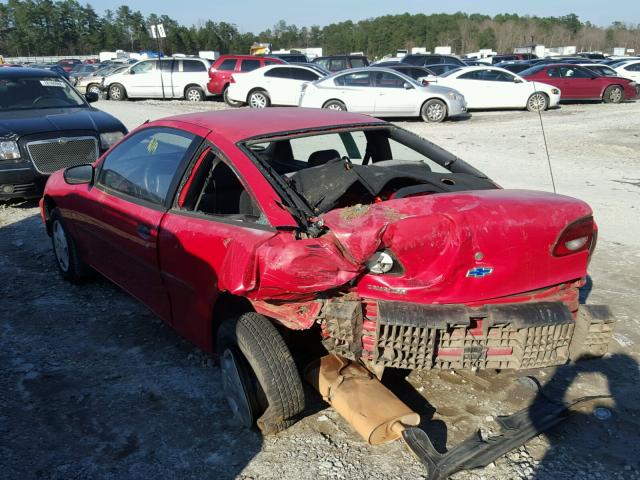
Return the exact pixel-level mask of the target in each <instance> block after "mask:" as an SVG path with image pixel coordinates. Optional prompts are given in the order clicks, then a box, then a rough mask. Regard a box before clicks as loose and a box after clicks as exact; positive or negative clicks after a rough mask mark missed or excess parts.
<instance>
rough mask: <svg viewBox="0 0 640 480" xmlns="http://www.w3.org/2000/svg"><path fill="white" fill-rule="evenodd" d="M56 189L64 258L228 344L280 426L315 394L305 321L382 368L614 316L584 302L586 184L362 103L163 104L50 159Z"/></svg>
mask: <svg viewBox="0 0 640 480" xmlns="http://www.w3.org/2000/svg"><path fill="white" fill-rule="evenodd" d="M41 209H42V216H43V219H44V222H45V224H46V229H47V232H48V233H49V235H50V236H51V238H52V243H53V250H54V253H55V257H56V259H57V264H58V267H59V269H60V272H61V274H62V276H63V277H64V278H66V279H68V280H70V281H72V282H81V281H83V280H84V279H86V278H87V277H88V276H89V275H90V274H91V272H92V271H97V272H99V273H100V274H102V275H104V276H105V277H107V278H108V279H110V280H111V281H113V282H115V283H116V284H118V285H119V286H120V287H122V288H123V289H124V290H126V291H127V292H129V293H130V294H131V295H133V296H135V297H136V298H138V299H139V300H140V301H141V302H143V303H144V304H145V305H146V306H148V307H149V308H150V309H151V310H152V311H153V312H155V313H156V314H157V315H158V316H160V317H161V318H162V319H163V320H164V321H165V322H166V323H167V324H169V325H170V326H171V327H173V328H174V329H175V330H176V331H177V332H179V333H180V334H181V335H183V336H184V337H186V338H187V339H189V340H190V341H192V342H193V343H195V344H196V345H198V346H199V347H201V348H202V349H203V350H205V351H207V352H214V351H217V353H218V355H219V356H220V362H221V366H222V371H223V379H224V386H225V391H226V393H227V397H228V398H229V403H230V405H231V407H232V409H233V410H234V413H235V414H236V416H237V417H238V418H239V419H240V420H241V421H242V423H244V424H245V425H247V426H249V425H252V424H254V423H255V422H256V421H257V423H258V426H259V427H260V428H261V429H262V430H263V431H264V432H266V433H272V432H276V431H279V430H282V429H283V428H285V427H286V426H288V425H290V424H291V423H292V422H293V421H294V420H295V418H296V416H297V415H298V414H299V413H300V412H301V411H302V409H303V407H304V395H303V391H302V384H301V380H300V375H299V373H298V369H297V368H296V365H295V363H294V359H293V357H292V355H291V353H290V351H289V349H288V347H287V343H286V342H285V341H284V339H283V337H284V336H285V335H286V332H287V330H309V331H310V332H315V333H316V334H317V341H318V342H322V344H323V346H324V348H326V350H327V351H328V352H330V353H333V354H336V355H339V356H340V357H343V358H346V359H351V360H352V361H357V362H360V364H361V365H364V366H366V367H367V368H368V369H369V370H370V371H371V372H374V373H375V374H376V375H380V374H381V371H382V369H384V368H385V367H393V368H402V369H525V368H533V367H547V366H552V365H559V364H563V363H566V362H568V361H570V360H576V359H579V358H581V357H584V356H599V355H602V354H603V353H605V351H606V349H607V344H608V342H609V339H610V336H611V333H612V321H613V320H612V319H611V317H610V315H609V314H608V313H607V310H606V309H604V308H596V307H590V308H587V307H586V306H584V305H579V302H578V290H579V288H580V287H581V286H582V285H583V281H584V279H585V277H586V275H587V265H588V262H589V258H590V256H591V254H592V253H593V249H594V246H595V243H596V232H597V229H596V224H595V222H594V219H593V213H592V211H591V208H590V207H589V206H588V205H587V204H586V203H585V202H583V201H580V200H576V199H574V198H570V197H566V196H562V195H556V194H551V193H543V192H536V191H527V190H508V189H502V188H500V187H499V186H498V185H497V184H496V183H495V182H494V181H493V180H491V179H489V178H487V176H486V175H484V174H483V173H481V172H480V171H478V170H476V169H475V168H474V167H472V166H471V165H469V164H468V163H466V162H465V161H463V160H462V159H460V158H458V157H456V156H454V155H452V154H451V153H448V152H447V151H445V150H443V149H442V148H440V147H438V146H436V145H434V144H433V143H431V142H429V141H427V140H425V139H423V138H421V137H419V136H417V135H415V134H413V133H410V132H408V131H405V130H403V129H401V128H399V127H396V126H394V125H393V124H390V123H387V122H384V121H381V120H378V119H375V118H372V117H368V116H364V115H357V114H352V113H346V112H334V111H330V110H321V109H317V110H315V109H300V108H297V109H278V108H272V109H266V110H263V111H256V110H247V109H243V110H233V111H220V112H207V113H195V114H190V115H181V116H175V117H171V118H167V119H163V120H158V121H154V122H149V123H146V124H144V125H142V126H141V127H139V128H138V129H137V130H135V131H133V132H131V133H130V134H129V135H128V136H126V137H125V138H124V139H123V140H121V141H120V142H119V143H118V144H117V145H115V146H114V147H113V148H111V150H109V151H108V152H107V153H106V154H104V155H103V156H102V157H101V158H100V159H99V160H97V161H96V162H95V163H94V164H91V165H82V166H76V167H71V168H68V169H66V170H65V171H58V172H56V173H55V174H54V175H52V176H51V178H50V179H49V181H48V183H47V186H46V191H45V193H44V196H43V198H42V200H41Z"/></svg>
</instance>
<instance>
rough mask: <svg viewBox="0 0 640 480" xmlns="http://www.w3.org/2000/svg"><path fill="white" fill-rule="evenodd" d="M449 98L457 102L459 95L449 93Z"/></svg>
mask: <svg viewBox="0 0 640 480" xmlns="http://www.w3.org/2000/svg"><path fill="white" fill-rule="evenodd" d="M447 97H449V98H450V99H451V100H455V99H456V98H458V95H456V94H455V93H453V92H449V93H447Z"/></svg>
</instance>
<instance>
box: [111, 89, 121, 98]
mask: <svg viewBox="0 0 640 480" xmlns="http://www.w3.org/2000/svg"><path fill="white" fill-rule="evenodd" d="M111 98H113V99H115V100H117V99H119V98H120V89H119V88H112V89H111Z"/></svg>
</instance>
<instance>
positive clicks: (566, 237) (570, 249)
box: [552, 217, 596, 257]
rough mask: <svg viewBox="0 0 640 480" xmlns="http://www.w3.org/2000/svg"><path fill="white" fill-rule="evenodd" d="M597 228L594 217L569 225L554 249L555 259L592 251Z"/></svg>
mask: <svg viewBox="0 0 640 480" xmlns="http://www.w3.org/2000/svg"><path fill="white" fill-rule="evenodd" d="M595 231H596V226H595V223H594V221H593V217H586V218H582V219H580V220H577V221H575V222H573V223H571V224H569V225H568V226H567V227H566V228H565V229H564V230H563V231H562V233H561V234H560V238H558V240H557V241H556V244H555V246H554V247H553V252H552V253H553V256H554V257H564V256H565V255H571V254H572V253H577V252H582V251H583V250H590V249H591V244H592V243H593V242H594V237H595Z"/></svg>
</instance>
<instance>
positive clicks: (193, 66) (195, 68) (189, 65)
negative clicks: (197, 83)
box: [182, 60, 207, 73]
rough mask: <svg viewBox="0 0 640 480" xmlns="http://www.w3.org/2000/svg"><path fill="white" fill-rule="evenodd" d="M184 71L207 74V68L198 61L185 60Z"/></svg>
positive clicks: (183, 63) (183, 62)
mask: <svg viewBox="0 0 640 480" xmlns="http://www.w3.org/2000/svg"><path fill="white" fill-rule="evenodd" d="M182 71H183V72H185V73H195V72H206V71H207V67H206V66H205V64H204V63H202V62H199V61H198V60H183V61H182Z"/></svg>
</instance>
